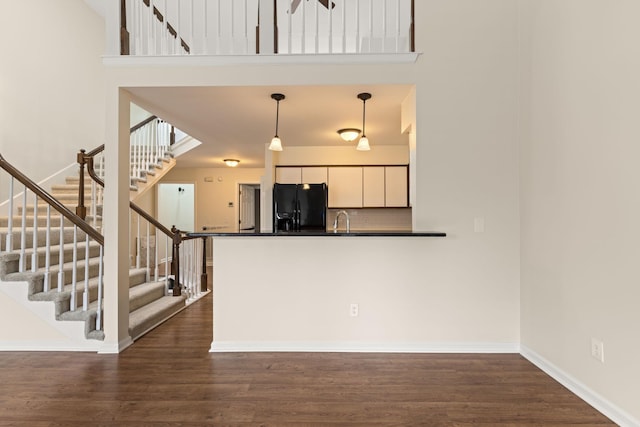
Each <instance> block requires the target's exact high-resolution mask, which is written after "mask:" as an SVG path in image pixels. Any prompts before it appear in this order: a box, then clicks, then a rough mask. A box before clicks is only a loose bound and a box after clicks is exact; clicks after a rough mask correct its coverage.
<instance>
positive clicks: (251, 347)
mask: <svg viewBox="0 0 640 427" xmlns="http://www.w3.org/2000/svg"><path fill="white" fill-rule="evenodd" d="M209 351H210V352H211V353H225V352H230V353H231V352H324V353H329V352H336V353H519V351H520V346H519V344H518V343H373V342H342V341H339V342H309V341H213V342H212V343H211V349H210V350H209Z"/></svg>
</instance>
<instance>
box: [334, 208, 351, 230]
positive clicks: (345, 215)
mask: <svg viewBox="0 0 640 427" xmlns="http://www.w3.org/2000/svg"><path fill="white" fill-rule="evenodd" d="M340 215H344V217H345V218H346V219H347V233H349V232H350V229H351V227H350V225H349V213H348V212H347V211H340V212H338V213H337V214H336V219H335V220H334V221H333V231H338V218H340Z"/></svg>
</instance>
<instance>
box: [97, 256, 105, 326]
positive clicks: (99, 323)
mask: <svg viewBox="0 0 640 427" xmlns="http://www.w3.org/2000/svg"><path fill="white" fill-rule="evenodd" d="M103 251H104V249H103V247H102V245H100V263H99V265H98V307H97V313H96V331H100V330H102V274H103V265H102V259H103Z"/></svg>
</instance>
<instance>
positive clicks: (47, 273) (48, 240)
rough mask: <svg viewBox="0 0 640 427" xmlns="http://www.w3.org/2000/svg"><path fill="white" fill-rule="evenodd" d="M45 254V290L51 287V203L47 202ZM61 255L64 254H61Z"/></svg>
mask: <svg viewBox="0 0 640 427" xmlns="http://www.w3.org/2000/svg"><path fill="white" fill-rule="evenodd" d="M45 246H46V249H45V254H44V291H45V292H48V291H49V290H50V289H51V205H48V204H47V235H46V243H45ZM59 256H62V254H60V255H59Z"/></svg>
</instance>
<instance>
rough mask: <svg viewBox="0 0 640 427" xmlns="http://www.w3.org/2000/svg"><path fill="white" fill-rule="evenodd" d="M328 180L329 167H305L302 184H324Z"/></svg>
mask: <svg viewBox="0 0 640 427" xmlns="http://www.w3.org/2000/svg"><path fill="white" fill-rule="evenodd" d="M325 182H327V168H325V167H319V166H315V167H312V166H310V167H303V168H302V182H301V184H323V183H325Z"/></svg>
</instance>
